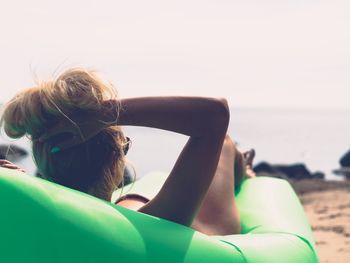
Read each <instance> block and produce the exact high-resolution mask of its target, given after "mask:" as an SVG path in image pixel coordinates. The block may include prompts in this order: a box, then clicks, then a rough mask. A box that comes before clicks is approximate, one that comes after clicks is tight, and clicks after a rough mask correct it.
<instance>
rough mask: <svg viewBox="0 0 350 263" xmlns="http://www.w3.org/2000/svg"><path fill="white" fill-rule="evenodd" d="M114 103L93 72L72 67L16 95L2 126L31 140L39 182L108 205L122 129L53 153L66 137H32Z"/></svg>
mask: <svg viewBox="0 0 350 263" xmlns="http://www.w3.org/2000/svg"><path fill="white" fill-rule="evenodd" d="M116 98H117V93H116V91H115V90H114V88H113V87H112V86H111V85H107V84H105V83H104V82H102V81H101V80H100V79H99V78H98V77H97V75H96V74H95V72H93V71H89V70H86V69H82V68H73V69H69V70H67V71H65V72H63V73H62V74H60V75H59V76H58V77H57V78H55V79H53V80H50V81H45V82H41V83H38V84H37V85H36V86H35V87H32V88H29V89H25V90H23V91H22V92H20V93H18V94H17V95H16V96H15V97H14V98H13V99H11V100H10V101H9V102H8V103H7V104H6V105H5V108H4V110H3V114H2V117H1V126H2V127H3V129H4V131H5V133H6V134H7V135H8V136H9V137H11V138H20V137H22V136H24V135H27V136H29V138H30V139H32V148H33V157H34V161H35V163H36V165H37V168H38V170H39V173H40V174H41V175H42V177H44V178H46V179H48V180H51V181H54V182H56V183H59V184H62V185H64V186H67V187H71V188H74V189H76V190H79V191H83V192H86V193H89V194H91V195H94V196H96V197H99V198H102V199H105V200H107V199H109V198H110V195H111V193H112V191H113V190H114V189H115V188H116V187H117V186H118V185H119V184H120V182H121V181H122V178H123V176H122V173H123V169H124V152H123V143H124V142H125V138H124V135H123V133H122V131H121V129H120V127H118V126H116V125H111V126H108V127H107V128H104V129H102V130H101V131H100V132H99V133H98V134H97V135H95V136H94V137H92V138H91V139H89V140H87V141H85V142H84V143H82V144H79V145H76V146H74V147H71V148H69V149H66V150H64V151H62V152H59V153H54V154H53V153H51V148H52V147H53V146H55V144H56V143H57V142H58V141H60V140H63V139H64V136H65V135H64V134H60V135H58V136H55V137H53V138H51V139H49V140H47V141H45V142H40V141H38V140H36V138H38V137H40V136H41V135H43V134H44V133H45V131H46V130H47V129H48V128H50V127H52V126H54V125H55V124H56V123H58V122H59V121H60V120H62V119H63V118H68V119H70V117H69V115H70V113H72V112H75V111H80V112H82V113H86V114H90V113H92V112H97V111H100V110H101V109H102V102H103V101H105V100H112V99H116ZM72 125H74V123H72ZM108 201H110V200H108Z"/></svg>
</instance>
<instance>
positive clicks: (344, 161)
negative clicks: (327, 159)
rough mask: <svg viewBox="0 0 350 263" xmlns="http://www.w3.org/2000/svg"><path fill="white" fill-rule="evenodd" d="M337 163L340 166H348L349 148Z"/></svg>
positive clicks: (349, 162)
mask: <svg viewBox="0 0 350 263" xmlns="http://www.w3.org/2000/svg"><path fill="white" fill-rule="evenodd" d="M339 163H340V165H341V166H342V167H350V150H349V151H348V152H347V153H346V154H344V155H343V156H342V157H341V159H340V161H339Z"/></svg>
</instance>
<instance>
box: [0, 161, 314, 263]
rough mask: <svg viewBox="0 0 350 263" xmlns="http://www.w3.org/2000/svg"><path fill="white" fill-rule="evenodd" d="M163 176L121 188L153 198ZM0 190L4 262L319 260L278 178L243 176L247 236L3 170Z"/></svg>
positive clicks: (300, 211) (303, 222)
mask: <svg viewBox="0 0 350 263" xmlns="http://www.w3.org/2000/svg"><path fill="white" fill-rule="evenodd" d="M165 178H166V176H165V175H164V174H163V173H156V172H154V173H151V174H149V175H147V176H145V177H143V178H142V179H140V180H138V181H137V182H136V183H134V184H133V185H131V186H127V187H125V188H124V189H123V192H124V193H126V192H127V193H138V194H142V195H145V196H147V197H149V198H152V196H154V195H155V194H156V193H157V191H158V190H159V189H160V187H161V185H162V183H163V182H164V180H165ZM0 195H1V196H0V209H1V217H0V262H2V263H3V262H4V263H5V262H11V263H12V262H15V263H17V262H21V263H27V262H36V263H44V262H45V263H48V262H65V263H66V262H74V263H77V262H79V263H80V262H81V263H88V262H94V263H96V262H104V263H107V262H123V263H138V262H140V263H141V262H142V263H144V262H174V263H175V262H176V263H182V262H184V263H194V262H198V263H206V262H213V263H216V262H220V263H224V262H230V263H242V262H245V263H314V262H318V258H317V254H316V250H315V242H314V240H313V237H312V232H311V230H310V226H309V224H308V222H307V220H306V217H305V215H304V211H303V208H302V206H301V205H300V203H299V200H298V198H297V196H296V195H295V193H294V191H293V190H292V188H291V187H290V185H289V184H288V183H287V182H286V181H284V180H281V179H274V178H268V177H258V178H255V179H248V180H246V181H244V183H243V184H242V186H241V189H240V190H239V193H237V194H236V196H237V203H238V205H239V210H240V215H241V221H242V233H241V234H239V235H229V236H207V235H204V234H202V233H199V232H197V231H194V230H193V229H191V228H188V227H185V226H182V225H179V224H176V223H173V222H170V221H167V220H163V219H160V218H157V217H153V216H149V215H145V214H142V213H139V212H135V211H131V210H129V209H126V208H123V207H119V206H117V205H114V204H112V203H109V202H106V201H103V200H100V199H98V198H95V197H93V196H90V195H88V194H84V193H81V192H78V191H75V190H71V189H69V188H66V187H63V186H60V185H57V184H54V183H51V182H48V181H45V180H43V179H40V178H35V177H33V176H29V175H26V174H23V173H21V172H18V171H14V170H9V169H5V168H0ZM119 195H120V192H116V193H115V194H114V195H113V198H114V199H115V198H117V197H119Z"/></svg>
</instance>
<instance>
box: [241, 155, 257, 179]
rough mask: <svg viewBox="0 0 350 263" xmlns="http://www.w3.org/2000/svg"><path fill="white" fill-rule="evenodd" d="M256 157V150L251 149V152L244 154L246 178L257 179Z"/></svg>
mask: <svg viewBox="0 0 350 263" xmlns="http://www.w3.org/2000/svg"><path fill="white" fill-rule="evenodd" d="M254 157H255V150H254V149H250V150H249V151H246V152H244V153H243V159H244V162H245V168H246V170H245V174H244V178H253V177H256V174H255V172H254V171H253V161H254Z"/></svg>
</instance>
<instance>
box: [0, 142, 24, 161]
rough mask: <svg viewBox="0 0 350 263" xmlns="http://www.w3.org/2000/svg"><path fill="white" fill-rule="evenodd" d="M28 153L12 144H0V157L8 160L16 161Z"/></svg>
mask: <svg viewBox="0 0 350 263" xmlns="http://www.w3.org/2000/svg"><path fill="white" fill-rule="evenodd" d="M27 155H28V152H27V151H26V150H25V149H23V148H22V147H20V146H17V145H14V144H0V159H7V160H9V161H10V162H17V161H20V160H21V159H23V158H24V157H26V156H27Z"/></svg>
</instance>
